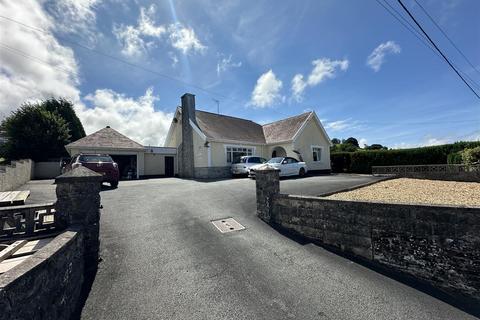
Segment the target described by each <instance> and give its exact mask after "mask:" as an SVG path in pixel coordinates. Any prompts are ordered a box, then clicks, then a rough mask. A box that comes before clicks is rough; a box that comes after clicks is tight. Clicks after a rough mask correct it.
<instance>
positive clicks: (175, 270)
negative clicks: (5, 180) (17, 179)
mask: <svg viewBox="0 0 480 320" xmlns="http://www.w3.org/2000/svg"><path fill="white" fill-rule="evenodd" d="M371 179H372V178H371V177H368V176H347V175H337V176H319V177H308V178H304V179H287V180H282V181H281V186H280V187H281V191H282V192H286V193H290V192H294V193H297V194H311V195H312V194H313V195H316V194H321V193H325V192H329V191H333V190H337V189H339V188H344V187H348V186H353V185H356V184H362V183H365V182H368V181H371ZM31 189H32V194H33V193H34V188H31ZM45 190H47V189H45ZM101 196H102V204H103V207H104V209H103V212H102V218H101V219H102V220H101V256H102V259H103V261H102V262H101V263H100V265H99V270H98V273H97V276H96V278H95V281H94V283H93V286H92V289H91V292H90V295H89V297H88V299H87V301H86V304H85V307H84V309H83V312H82V319H115V320H120V319H182V320H183V319H355V320H358V319H475V318H474V317H472V316H470V315H468V314H466V313H464V312H462V311H460V310H459V309H456V308H455V307H453V306H451V305H449V304H446V303H444V302H442V301H440V300H437V299H435V298H433V297H432V296H429V295H427V294H425V293H423V292H420V291H418V290H415V289H414V288H412V287H409V286H407V285H404V284H402V283H399V282H397V281H395V280H393V279H391V278H388V277H386V276H383V275H381V274H379V273H376V272H374V271H372V270H370V269H368V268H365V267H363V266H361V265H358V264H356V263H354V262H352V261H350V260H347V259H345V258H342V257H340V256H337V255H335V254H333V253H330V252H328V251H326V250H324V249H322V248H321V247H318V246H315V245H312V244H306V245H302V244H299V243H297V242H295V241H293V240H292V239H290V238H288V237H285V236H284V235H281V234H279V233H278V232H277V231H275V230H274V229H272V228H271V227H270V226H268V225H267V224H265V223H264V222H262V221H261V220H260V219H258V218H257V217H256V216H255V181H252V180H249V179H234V180H224V181H217V182H199V181H192V180H181V179H175V178H165V179H152V180H142V181H127V182H121V183H120V186H119V188H118V189H115V190H106V191H103V192H102V194H101ZM225 217H234V218H235V219H236V220H237V221H238V222H240V223H241V224H242V225H244V226H245V227H246V229H245V230H243V231H237V232H231V233H226V234H222V233H220V232H219V231H218V230H217V229H216V228H215V227H214V226H213V225H212V224H211V222H210V221H211V220H215V219H221V218H225Z"/></svg>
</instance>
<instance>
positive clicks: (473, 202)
mask: <svg viewBox="0 0 480 320" xmlns="http://www.w3.org/2000/svg"><path fill="white" fill-rule="evenodd" d="M326 198H328V199H335V200H356V201H379V202H393V203H416V204H418V203H420V204H438V205H442V204H448V205H460V206H480V183H477V182H456V181H439V180H423V179H409V178H398V179H392V180H386V181H381V182H379V183H375V184H373V185H370V186H366V187H363V188H359V189H355V190H352V191H347V192H341V193H336V194H333V195H330V196H327V197H326Z"/></svg>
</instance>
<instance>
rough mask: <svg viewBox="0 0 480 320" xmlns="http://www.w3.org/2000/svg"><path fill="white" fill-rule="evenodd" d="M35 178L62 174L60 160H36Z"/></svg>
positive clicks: (54, 176) (50, 177)
mask: <svg viewBox="0 0 480 320" xmlns="http://www.w3.org/2000/svg"><path fill="white" fill-rule="evenodd" d="M33 172H34V175H33V178H34V179H54V178H56V177H58V176H59V175H61V174H62V169H61V167H60V161H50V162H46V161H45V162H35V167H34V170H33Z"/></svg>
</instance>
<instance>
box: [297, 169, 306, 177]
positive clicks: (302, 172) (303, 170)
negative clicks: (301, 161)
mask: <svg viewBox="0 0 480 320" xmlns="http://www.w3.org/2000/svg"><path fill="white" fill-rule="evenodd" d="M298 175H299V176H300V177H303V176H305V169H303V168H300V171H299V172H298Z"/></svg>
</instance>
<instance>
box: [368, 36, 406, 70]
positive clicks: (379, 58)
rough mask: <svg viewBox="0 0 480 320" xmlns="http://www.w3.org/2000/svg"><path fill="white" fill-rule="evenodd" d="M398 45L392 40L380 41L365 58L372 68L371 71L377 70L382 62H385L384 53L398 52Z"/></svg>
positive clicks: (399, 49)
mask: <svg viewBox="0 0 480 320" xmlns="http://www.w3.org/2000/svg"><path fill="white" fill-rule="evenodd" d="M400 51H401V48H400V46H399V45H398V44H397V43H395V42H394V41H387V42H384V43H381V44H380V45H379V46H378V47H376V48H375V49H374V50H373V51H372V53H371V54H370V55H369V56H368V58H367V65H368V66H369V67H370V68H372V69H373V71H375V72H378V71H380V68H381V67H382V64H383V63H384V62H385V55H386V54H389V53H393V54H398V53H400Z"/></svg>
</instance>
